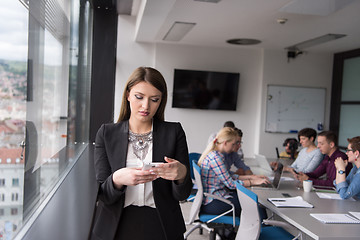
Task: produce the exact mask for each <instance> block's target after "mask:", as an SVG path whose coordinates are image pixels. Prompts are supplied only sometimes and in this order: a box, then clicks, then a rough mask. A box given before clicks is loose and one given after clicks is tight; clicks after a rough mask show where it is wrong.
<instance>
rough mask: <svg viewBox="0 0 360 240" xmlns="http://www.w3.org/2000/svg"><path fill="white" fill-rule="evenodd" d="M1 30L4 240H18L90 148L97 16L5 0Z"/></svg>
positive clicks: (76, 6)
mask: <svg viewBox="0 0 360 240" xmlns="http://www.w3.org/2000/svg"><path fill="white" fill-rule="evenodd" d="M80 4H82V6H80ZM80 11H82V13H81V12H80ZM79 18H81V20H80V19H79ZM80 24H81V25H80ZM0 29H1V31H0V190H1V191H2V190H5V191H6V192H5V193H4V192H1V193H0V201H1V202H2V205H1V207H3V206H4V208H3V209H5V210H4V211H2V213H1V215H2V217H1V218H0V233H1V234H3V233H4V234H3V235H2V236H1V237H0V239H2V237H4V239H12V238H13V237H14V236H15V235H16V233H17V232H18V231H19V230H20V229H21V227H22V226H23V224H25V223H26V221H27V220H28V217H29V216H30V215H31V213H33V212H35V211H36V210H37V208H38V207H39V206H40V203H41V202H42V201H43V200H44V199H45V198H46V197H47V195H48V194H49V192H50V190H52V189H53V187H54V186H55V184H56V183H57V182H58V181H59V179H60V178H61V177H62V176H63V174H65V173H66V172H67V171H68V170H69V169H71V166H72V165H73V164H74V163H75V162H76V160H77V158H78V157H79V155H80V154H81V153H82V152H83V150H84V149H85V147H86V146H87V144H88V136H89V129H88V128H89V112H90V109H89V106H90V104H89V102H90V86H91V64H90V63H91V49H92V42H91V37H92V32H91V29H92V10H91V6H90V3H89V2H88V1H78V0H69V1H63V0H47V1H18V0H1V1H0ZM80 40H81V41H80ZM78 128H79V129H80V130H79V129H78ZM36 212H37V213H38V212H39V211H36Z"/></svg>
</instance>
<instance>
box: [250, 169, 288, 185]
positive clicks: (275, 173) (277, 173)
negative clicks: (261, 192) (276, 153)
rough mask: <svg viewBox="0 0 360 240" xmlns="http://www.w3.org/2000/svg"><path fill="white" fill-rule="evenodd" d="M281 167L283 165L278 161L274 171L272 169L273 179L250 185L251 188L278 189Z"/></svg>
mask: <svg viewBox="0 0 360 240" xmlns="http://www.w3.org/2000/svg"><path fill="white" fill-rule="evenodd" d="M283 169H284V165H283V164H282V163H279V164H278V168H277V169H276V171H274V179H273V181H272V182H271V183H269V184H261V185H257V186H252V187H251V188H262V189H264V188H265V189H279V186H280V182H281V176H282V173H283Z"/></svg>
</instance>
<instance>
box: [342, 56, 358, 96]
mask: <svg viewBox="0 0 360 240" xmlns="http://www.w3.org/2000/svg"><path fill="white" fill-rule="evenodd" d="M343 72H344V73H343V82H342V92H341V101H360V95H359V92H360V57H356V58H349V59H346V60H345V61H344V71H343Z"/></svg>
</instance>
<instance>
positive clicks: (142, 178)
mask: <svg viewBox="0 0 360 240" xmlns="http://www.w3.org/2000/svg"><path fill="white" fill-rule="evenodd" d="M156 178H158V176H157V174H156V172H154V170H153V169H151V170H141V168H120V169H118V170H116V171H115V172H114V173H113V176H112V180H113V183H114V186H115V187H116V188H117V189H120V188H121V187H123V186H124V185H127V186H135V185H138V184H142V183H147V182H151V181H154V180H155V179H156Z"/></svg>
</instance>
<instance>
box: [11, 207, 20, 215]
mask: <svg viewBox="0 0 360 240" xmlns="http://www.w3.org/2000/svg"><path fill="white" fill-rule="evenodd" d="M10 211H11V215H17V214H18V209H17V208H11V210H10Z"/></svg>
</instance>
